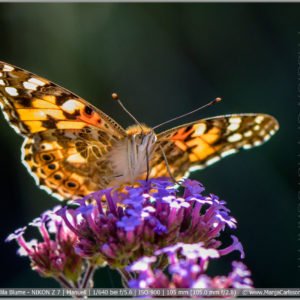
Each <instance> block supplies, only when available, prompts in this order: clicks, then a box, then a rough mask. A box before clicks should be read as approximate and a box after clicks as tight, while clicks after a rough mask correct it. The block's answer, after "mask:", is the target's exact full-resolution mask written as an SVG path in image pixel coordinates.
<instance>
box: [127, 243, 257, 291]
mask: <svg viewBox="0 0 300 300" xmlns="http://www.w3.org/2000/svg"><path fill="white" fill-rule="evenodd" d="M154 254H155V256H151V257H147V256H144V257H142V258H140V259H138V260H137V261H136V262H134V263H133V264H132V265H131V266H129V267H127V271H128V272H134V273H135V275H136V279H132V280H130V281H129V283H128V286H129V287H131V288H251V287H252V284H253V283H252V280H251V279H250V275H251V273H250V271H249V270H247V268H246V266H245V265H244V264H243V263H241V262H236V261H234V262H233V263H232V266H233V271H232V272H231V273H229V274H228V276H216V277H213V278H211V277H209V276H207V275H206V274H205V272H206V269H207V266H208V262H209V259H215V258H219V257H220V255H221V254H220V253H219V251H218V250H216V249H213V248H204V247H203V243H202V242H200V243H196V244H184V243H178V244H176V245H174V246H170V247H166V248H163V249H160V250H158V251H155V253H154ZM162 254H165V255H166V256H167V258H168V262H169V267H168V275H167V274H166V273H165V272H163V271H162V270H161V269H160V268H157V267H152V266H153V265H154V263H155V262H156V261H157V260H158V259H159V257H160V256H161V255H162Z"/></svg>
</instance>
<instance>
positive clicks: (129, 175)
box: [107, 126, 157, 186]
mask: <svg viewBox="0 0 300 300" xmlns="http://www.w3.org/2000/svg"><path fill="white" fill-rule="evenodd" d="M126 133H127V136H126V137H124V138H123V139H121V140H120V141H118V142H117V143H116V144H115V146H114V148H113V149H112V151H111V152H110V153H109V154H108V155H107V158H108V159H109V161H110V162H111V166H112V170H113V176H112V177H111V178H110V182H109V186H118V185H121V184H124V183H132V182H133V181H135V180H136V179H137V178H138V177H139V176H141V175H142V174H144V173H145V172H147V161H148V163H149V161H150V159H151V156H152V154H153V152H154V150H155V143H156V140H157V137H156V135H155V133H154V132H153V131H152V130H151V129H150V128H148V127H145V126H143V131H142V129H141V128H140V127H138V126H132V127H130V128H128V129H127V131H126Z"/></svg>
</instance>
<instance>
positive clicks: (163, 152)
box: [159, 145, 182, 186]
mask: <svg viewBox="0 0 300 300" xmlns="http://www.w3.org/2000/svg"><path fill="white" fill-rule="evenodd" d="M159 148H160V150H161V152H162V155H163V158H164V160H165V162H166V166H167V170H168V173H169V174H170V177H171V178H172V180H173V181H174V182H175V183H176V184H178V185H180V186H181V185H182V184H181V183H180V182H178V181H177V180H176V179H175V178H174V176H173V174H172V172H171V171H170V168H169V164H168V160H167V157H166V154H165V151H164V149H163V148H162V146H161V145H159Z"/></svg>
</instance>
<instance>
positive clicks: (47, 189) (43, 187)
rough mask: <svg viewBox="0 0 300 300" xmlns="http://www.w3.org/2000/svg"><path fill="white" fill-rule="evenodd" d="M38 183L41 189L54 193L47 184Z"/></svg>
mask: <svg viewBox="0 0 300 300" xmlns="http://www.w3.org/2000/svg"><path fill="white" fill-rule="evenodd" d="M38 185H39V187H40V189H42V190H44V191H46V192H47V193H48V194H50V195H51V194H52V190H51V189H49V188H48V187H47V186H44V185H40V184H39V183H38Z"/></svg>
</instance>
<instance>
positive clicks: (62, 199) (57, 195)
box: [51, 193, 65, 201]
mask: <svg viewBox="0 0 300 300" xmlns="http://www.w3.org/2000/svg"><path fill="white" fill-rule="evenodd" d="M51 196H53V197H55V198H56V199H58V200H59V201H64V200H65V198H64V197H62V196H61V195H59V194H57V193H52V194H51Z"/></svg>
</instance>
